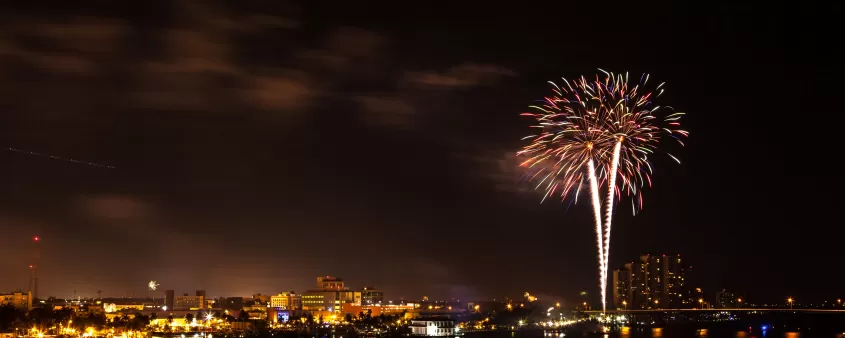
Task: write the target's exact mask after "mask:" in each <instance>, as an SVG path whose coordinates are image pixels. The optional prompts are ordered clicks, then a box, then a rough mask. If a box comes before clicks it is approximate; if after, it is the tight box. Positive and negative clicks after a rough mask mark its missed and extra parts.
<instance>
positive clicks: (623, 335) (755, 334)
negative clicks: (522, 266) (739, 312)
mask: <svg viewBox="0 0 845 338" xmlns="http://www.w3.org/2000/svg"><path fill="white" fill-rule="evenodd" d="M464 337H465V338H572V337H578V338H580V337H590V338H723V337H724V338H816V337H819V338H821V337H829V338H845V333H843V332H838V333H835V332H814V330H809V331H804V332H801V331H786V330H777V329H775V330H772V329H767V330H765V331H763V330H760V328H757V329H756V330H755V329H752V330H751V331H749V330H747V329H746V330H736V329H735V328H727V327H713V326H710V327H698V328H696V327H682V326H669V327H654V328H634V329H628V330H622V331H620V332H613V333H608V334H601V333H589V332H577V331H572V332H565V333H560V332H543V331H540V330H526V331H517V332H473V333H467V334H465V335H464Z"/></svg>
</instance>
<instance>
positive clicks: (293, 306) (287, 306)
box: [270, 291, 302, 310]
mask: <svg viewBox="0 0 845 338" xmlns="http://www.w3.org/2000/svg"><path fill="white" fill-rule="evenodd" d="M270 307H271V308H276V309H280V310H298V309H301V308H302V295H300V294H297V293H296V292H293V291H291V292H282V293H280V294H278V295H275V296H270Z"/></svg>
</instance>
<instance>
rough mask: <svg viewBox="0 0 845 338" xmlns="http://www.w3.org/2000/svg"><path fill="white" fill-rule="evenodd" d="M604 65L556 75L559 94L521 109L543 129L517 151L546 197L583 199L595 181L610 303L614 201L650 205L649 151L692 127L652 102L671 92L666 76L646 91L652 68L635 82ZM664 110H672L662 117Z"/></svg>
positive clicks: (603, 270)
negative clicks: (645, 198)
mask: <svg viewBox="0 0 845 338" xmlns="http://www.w3.org/2000/svg"><path fill="white" fill-rule="evenodd" d="M600 71H601V72H602V73H603V74H604V76H601V75H596V77H595V79H593V80H588V79H587V78H586V77H584V76H582V77H580V78H578V79H575V80H572V81H568V80H566V79H564V82H563V84H564V85H565V86H558V85H557V84H555V83H554V82H550V83H551V85H552V86H553V88H552V93H553V95H550V96H548V97H545V98H544V99H543V100H540V101H538V103H537V104H534V105H532V106H530V108H532V109H533V110H534V111H535V112H531V113H522V114H520V115H522V116H527V117H531V118H534V119H535V120H536V122H537V124H536V125H534V126H532V127H533V128H537V129H538V131H537V132H536V133H535V134H534V135H529V136H527V137H525V138H523V140H529V141H530V143H529V144H528V145H526V146H525V147H523V149H522V150H520V151H519V152H517V156H520V157H524V158H526V160H525V161H523V162H522V163H520V166H521V167H523V168H525V169H526V173H525V175H524V176H523V179H524V180H526V181H535V182H538V183H537V184H536V185H535V189H543V191H544V194H543V199H542V201H545V200H546V199H547V198H549V197H552V196H557V197H560V198H561V199H566V198H567V196H569V195H570V194H571V193H572V192H573V191H574V196H575V201H574V202H576V203H577V198H578V196H579V195H580V194H579V193H580V191H581V187H582V185H584V181H585V180H587V181H589V183H588V184H589V189H590V195H591V198H590V200H591V204H592V206H593V214H594V217H595V223H596V236H597V238H596V241H597V243H596V244H597V247H598V256H599V278H600V279H601V282H600V283H599V286H600V289H601V299H602V309H605V305H606V300H607V285H606V284H607V272H608V264H609V261H610V237H611V236H610V235H611V231H610V229H611V221H612V216H613V207H614V202H615V201H616V200H619V199H621V198H622V196H623V195H626V196H629V197H631V203H632V206H633V210H634V214H636V212H637V210H638V209H641V208H642V190H643V188H644V187H645V185H648V186H651V174H652V166H651V163H650V161H649V157H648V156H649V155H651V154H654V153H656V152H657V151H658V144H659V142H660V140H661V139H662V138H663V137H664V136H668V137H671V138H672V139H674V140H676V141H677V142H678V143H679V144H681V145H683V141H682V140H681V138H684V137H687V136H688V135H689V133H688V132H686V131H684V130H680V129H679V127H680V122H679V121H680V119H681V117H682V116H683V113H672V108H671V107H661V106H657V105H655V104H654V103H653V102H652V100H653V99H654V98H656V97H658V96H660V94H662V93H663V89H662V88H661V87H662V86H663V84H662V83H661V84H660V85H658V86H657V87H656V88H655V91H656V93H657V94H654V93H652V92H648V91H646V90H645V87H646V86H647V84H648V80H649V75H647V74H643V75H642V76H641V77H640V81H639V82H638V83H636V84H635V85H633V86H632V85H630V84H629V77H628V74H627V73H625V74H624V75H623V74H614V73H610V72H606V71H604V70H600ZM664 112H666V113H668V115H665V116H664V117H663V118H662V119H661V118H658V115H664ZM668 155H669V156H670V157H671V158H672V159H673V160H675V161H678V159H677V158H676V157H675V156H672V155H671V154H668ZM678 162H679V163H680V161H678ZM617 178H618V179H617ZM605 181H606V182H607V189H608V191H607V200H606V202H605V205H604V206H602V205H601V197H600V184H599V182H605ZM602 207H604V208H605V210H604V217H602V209H601V208H602Z"/></svg>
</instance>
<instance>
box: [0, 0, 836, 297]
mask: <svg viewBox="0 0 845 338" xmlns="http://www.w3.org/2000/svg"><path fill="white" fill-rule="evenodd" d="M48 2H50V3H52V4H51V5H50V6H40V5H34V4H26V3H21V4H19V6H15V8H10V9H8V10H7V11H4V12H2V13H0V18H2V19H3V20H0V31H2V32H3V33H2V34H0V89H2V90H0V107H2V109H3V114H0V164H2V165H0V187H2V189H3V190H2V191H3V193H2V194H0V226H2V238H3V239H4V244H3V245H2V246H0V271H2V276H3V278H0V292H8V291H9V290H14V289H26V288H27V286H28V285H29V280H30V276H31V273H32V271H30V269H29V268H28V266H29V265H30V264H33V263H32V262H33V261H34V260H35V258H34V255H35V249H34V248H33V245H32V238H33V236H40V238H41V241H40V244H39V245H40V246H41V247H40V249H39V250H40V257H39V258H38V261H39V263H38V266H37V278H38V279H37V280H38V288H37V289H38V294H39V296H49V295H56V296H59V295H65V296H67V295H72V294H73V293H74V290H75V291H76V292H77V293H78V294H85V295H92V296H93V295H96V294H97V293H98V291H102V292H103V293H104V294H111V295H123V294H132V293H133V292H134V293H135V294H136V295H145V294H146V293H147V292H148V290H147V289H146V283H147V282H148V281H150V280H155V281H157V282H159V283H161V285H162V286H161V289H175V290H195V289H205V290H214V292H215V294H217V293H218V292H219V294H229V295H249V294H252V293H254V292H261V291H263V292H268V293H270V292H280V291H289V290H290V289H293V290H305V289H307V288H308V287H309V285H310V284H311V283H310V282H309V280H307V279H308V278H306V277H308V276H317V275H323V274H326V273H331V274H333V275H337V276H343V277H345V278H346V279H347V280H350V281H356V282H355V283H358V282H359V281H360V283H361V284H360V285H357V284H356V287H358V286H364V285H373V286H376V287H378V288H380V289H384V290H389V292H390V298H393V299H398V298H407V299H412V298H416V297H421V296H430V297H432V298H438V299H451V298H457V299H490V298H494V297H502V296H505V295H513V296H518V295H520V294H521V293H522V292H525V291H530V292H532V294H538V295H539V296H540V298H547V297H553V298H559V299H562V300H569V301H572V300H574V299H577V296H576V295H577V294H578V292H580V291H582V290H586V291H588V293H589V294H590V295H592V296H593V297H595V295H597V294H598V290H597V287H596V281H597V279H598V277H597V274H596V271H595V270H596V269H595V249H594V245H595V243H594V241H595V234H594V233H593V229H590V228H589V227H585V226H584V225H585V224H590V223H591V217H592V216H591V214H590V212H589V210H587V209H588V208H586V207H584V206H583V205H579V207H570V208H568V209H567V207H568V205H566V204H563V205H560V204H558V203H545V204H542V205H541V204H539V203H538V199H539V198H538V197H539V196H538V195H537V194H536V193H535V192H533V191H532V188H533V186H525V185H520V184H518V183H517V182H518V178H519V175H520V173H521V172H520V171H519V170H518V169H517V161H516V158H515V156H514V153H515V152H516V151H517V150H518V149H519V147H520V142H518V139H519V137H521V136H524V133H525V129H526V128H527V127H528V126H529V125H530V124H531V122H530V121H526V120H523V119H520V118H519V117H518V116H517V114H518V113H519V112H523V111H526V110H527V108H526V107H527V106H528V105H530V104H531V103H532V100H535V99H537V93H542V92H544V90H546V89H548V83H547V82H546V81H559V79H560V77H571V76H577V75H579V74H591V73H595V72H596V69H598V68H603V69H612V70H615V71H625V70H628V71H631V73H632V74H634V73H637V74H639V73H649V74H652V76H653V77H655V78H659V79H660V81H666V83H667V85H668V86H669V88H670V90H667V92H666V94H665V95H664V96H662V97H661V102H662V103H661V104H666V105H671V106H675V107H677V108H679V109H683V111H685V112H687V113H689V115H688V120H687V121H685V127H686V129H689V130H690V132H691V133H693V135H694V137H693V138H691V139H690V140H689V143H688V144H687V147H686V148H685V149H684V151H683V152H682V153H680V155H679V157H680V160H681V161H683V163H684V164H683V165H681V166H674V165H671V159H656V161H657V165H655V168H658V169H659V170H660V172H659V175H660V179H659V180H660V182H659V184H655V186H654V188H653V189H650V190H647V191H646V192H645V194H644V199H645V203H644V204H645V205H646V206H647V207H646V208H645V209H643V211H642V212H641V213H640V214H639V215H637V216H636V217H632V216H630V213H628V212H618V213H617V215H615V216H614V217H615V218H614V221H613V224H614V230H613V231H614V233H613V243H614V248H613V252H612V253H611V256H610V257H609V262H608V265H609V266H610V267H611V268H618V267H619V266H621V265H622V264H624V263H625V262H629V261H631V258H632V257H637V256H638V255H640V254H642V253H643V252H651V253H654V254H662V253H672V254H680V255H681V256H682V257H683V258H684V259H685V260H686V261H688V262H690V264H691V265H692V266H693V267H694V268H695V269H694V271H702V272H703V273H702V274H701V276H697V275H696V276H690V278H691V279H693V280H696V282H695V283H696V285H700V287H701V288H703V289H704V290H705V291H706V292H711V291H712V292H717V291H718V290H722V289H727V290H732V291H734V292H747V293H748V294H749V296H750V297H754V298H757V299H766V300H771V301H775V300H780V299H782V298H783V297H785V296H791V297H796V299H799V300H809V299H818V300H822V299H827V298H830V297H837V296H838V293H839V292H840V290H842V287H841V286H840V285H839V283H838V280H840V279H841V277H843V275H842V274H843V272H841V271H839V270H837V269H829V262H830V261H831V259H833V258H836V257H838V256H839V253H838V248H839V242H840V241H841V240H840V238H842V236H843V235H845V232H843V230H841V229H839V227H836V226H835V224H836V222H835V219H837V218H838V217H839V214H838V211H837V210H838V209H837V208H836V204H835V203H836V202H835V201H836V200H837V199H836V195H835V193H836V192H837V191H838V190H839V189H838V188H839V187H840V186H841V184H842V183H841V182H839V181H838V180H830V179H829V174H827V173H826V171H825V170H821V169H819V168H817V167H816V166H813V165H810V164H813V163H815V162H814V161H812V160H816V159H819V160H823V159H827V158H828V156H829V155H830V154H834V153H836V152H835V149H834V148H833V147H834V145H835V144H837V143H836V142H835V140H834V137H836V136H837V135H838V134H837V133H836V132H835V130H833V128H834V127H833V125H834V123H816V122H815V121H816V120H819V121H821V120H822V119H825V118H827V117H828V116H834V115H835V114H834V113H835V112H836V110H838V109H839V108H838V107H836V106H832V105H829V104H827V103H824V101H825V100H820V99H819V98H827V97H836V95H832V94H834V93H833V92H834V90H835V89H836V88H837V86H838V85H836V84H835V82H834V79H836V78H837V77H835V76H830V75H828V74H827V72H828V69H830V68H835V67H831V65H836V64H838V63H839V62H838V60H837V59H835V57H834V56H833V55H835V53H823V51H825V49H826V48H830V47H829V44H828V43H826V42H824V43H823V42H822V40H821V39H822V38H821V37H818V34H814V33H813V32H818V31H832V28H833V27H829V25H830V26H832V25H833V23H832V22H835V20H833V21H831V20H821V19H816V18H815V16H811V15H810V14H811V13H810V12H809V10H807V9H803V8H799V9H796V10H795V11H789V13H785V12H786V11H781V10H780V9H779V8H777V6H773V7H772V8H745V7H743V6H733V5H731V6H721V5H718V4H704V3H700V4H698V3H697V4H680V3H673V2H668V1H662V2H656V3H648V4H641V5H640V4H634V3H620V4H613V5H607V4H598V3H596V4H592V3H578V4H577V6H576V5H575V4H572V3H555V4H549V6H550V7H528V6H513V7H514V8H510V7H508V8H485V13H484V14H480V13H479V11H478V8H477V7H476V6H472V5H470V4H456V5H454V6H449V7H448V8H447V7H438V6H436V5H431V6H428V7H426V6H422V7H424V8H419V9H418V10H414V11H408V10H407V9H405V8H404V7H403V5H400V4H397V3H392V4H391V3H386V4H383V5H378V6H371V7H370V6H359V5H357V4H353V3H349V4H338V5H336V6H321V5H318V4H313V3H307V2H295V1H293V2H287V1H283V2H272V3H264V4H261V3H251V2H250V3H243V4H233V3H228V2H213V1H212V2H210V3H207V4H198V3H193V2H190V1H150V2H144V4H137V5H136V4H133V5H126V4H117V3H115V4H111V3H101V4H97V5H94V4H90V5H86V6H75V5H71V4H68V3H66V2H61V1H48ZM126 6H129V7H131V8H129V10H127V8H126ZM491 7H495V6H491ZM833 12H834V11H831V13H833ZM552 13H560V15H557V16H554V17H552ZM813 14H814V13H813ZM810 18H813V19H812V20H811V19H810ZM804 19H806V20H804ZM804 21H806V22H807V24H806V25H798V26H801V27H794V26H795V22H804ZM597 22H605V23H608V24H606V25H605V24H602V25H598V24H597ZM610 23H613V24H610ZM617 23H630V24H617ZM573 27H597V28H596V29H598V30H599V31H600V32H601V34H600V35H601V36H607V39H608V40H602V39H597V38H596V37H595V36H590V35H589V34H581V33H573V29H574V28H573ZM804 29H806V30H807V32H808V33H807V34H800V33H802V32H803V31H802V30H804ZM787 32H790V34H800V35H801V36H802V38H800V39H793V38H792V37H791V36H790V35H788V34H787ZM597 34H598V33H597ZM609 42H613V43H609ZM618 49H624V50H625V51H626V53H624V54H625V55H621V56H620V55H619V53H618ZM808 50H811V51H817V53H806V52H805V51H808ZM809 54H813V55H809ZM804 118H806V120H801V119H804ZM814 119H815V120H814ZM805 121H806V122H810V123H809V124H810V127H808V128H794V126H793V124H801V122H805ZM787 129H788V130H789V131H788V133H789V135H788V136H783V133H784V130H787ZM10 149H12V150H10ZM18 150H20V151H18ZM29 152H34V153H37V154H32V153H29ZM796 154H801V156H797V155H796ZM51 156H54V157H51ZM70 159H74V161H71V160H70ZM801 159H807V160H806V161H803V160H801ZM661 161H664V162H661ZM808 161H809V162H808ZM83 162H84V163H83ZM91 163H94V164H97V165H92V164H91ZM808 163H810V164H808ZM670 168H671V169H670ZM626 207H627V206H626ZM809 225H813V227H814V228H820V229H821V230H822V231H825V233H822V232H820V231H810V230H809V229H810V228H811V227H810V226H809ZM828 258H831V259H828ZM760 276H765V283H759V282H755V281H759V280H760V279H761V278H759V277H760ZM608 278H610V276H608ZM610 282H611V281H610V280H608V283H610ZM280 288H281V289H280ZM593 301H594V302H597V300H595V299H593ZM608 301H610V300H608Z"/></svg>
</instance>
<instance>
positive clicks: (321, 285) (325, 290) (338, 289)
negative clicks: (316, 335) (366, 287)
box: [302, 276, 361, 312]
mask: <svg viewBox="0 0 845 338" xmlns="http://www.w3.org/2000/svg"><path fill="white" fill-rule="evenodd" d="M343 304H354V305H358V306H360V305H361V292H360V291H352V290H350V289H349V288H347V287H346V285H345V284H344V283H343V280H342V279H340V278H335V277H332V276H319V277H317V288H316V289H312V290H307V291H305V292H304V293H302V309H303V310H306V311H335V312H339V311H341V309H342V308H343Z"/></svg>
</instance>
